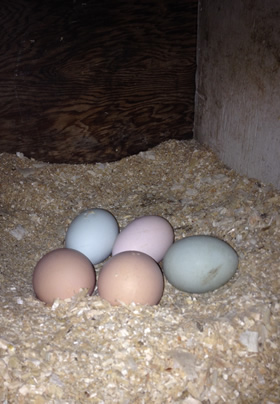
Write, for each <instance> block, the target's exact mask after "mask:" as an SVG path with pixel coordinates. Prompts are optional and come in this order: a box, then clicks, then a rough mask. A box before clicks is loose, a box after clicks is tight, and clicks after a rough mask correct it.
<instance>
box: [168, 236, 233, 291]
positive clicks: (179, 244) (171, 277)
mask: <svg viewBox="0 0 280 404" xmlns="http://www.w3.org/2000/svg"><path fill="white" fill-rule="evenodd" d="M237 267H238V255H237V253H236V251H235V250H234V249H233V248H232V247H231V246H230V245H229V244H228V243H226V242H225V241H223V240H220V239H219V238H216V237H212V236H207V235H198V236H190V237H186V238H183V239H182V240H179V241H176V242H175V243H174V244H173V245H172V246H171V247H170V248H169V250H168V251H167V253H166V255H165V257H164V259H163V272H164V275H165V276H166V278H167V280H168V281H169V282H170V283H171V284H172V285H173V286H175V287H176V288H177V289H179V290H182V291H184V292H189V293H204V292H209V291H212V290H214V289H217V288H219V287H220V286H222V285H224V284H225V283H226V282H228V280H229V279H230V278H231V277H232V276H233V274H234V273H235V271H236V269H237Z"/></svg>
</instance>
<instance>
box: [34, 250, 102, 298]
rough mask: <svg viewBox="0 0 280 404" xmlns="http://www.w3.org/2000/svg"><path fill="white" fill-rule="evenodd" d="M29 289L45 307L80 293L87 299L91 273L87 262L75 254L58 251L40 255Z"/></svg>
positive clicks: (90, 266)
mask: <svg viewBox="0 0 280 404" xmlns="http://www.w3.org/2000/svg"><path fill="white" fill-rule="evenodd" d="M32 282H33V289H34V292H35V294H36V296H37V297H38V299H40V300H42V301H43V302H45V303H50V304H52V303H53V301H54V300H55V299H57V298H59V299H62V300H63V299H66V298H69V297H72V296H74V295H75V294H76V293H78V292H79V290H80V289H88V294H89V295H91V294H92V292H93V290H94V287H95V283H96V276H95V270H94V267H93V266H92V264H91V262H90V261H89V259H88V258H87V257H86V256H85V255H83V254H82V253H80V252H79V251H76V250H71V249H67V248H58V249H56V250H52V251H50V252H49V253H47V254H46V255H44V256H43V257H42V258H41V259H40V260H39V261H38V263H37V265H36V266H35V269H34V271H33V279H32Z"/></svg>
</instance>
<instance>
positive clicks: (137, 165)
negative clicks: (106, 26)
mask: <svg viewBox="0 0 280 404" xmlns="http://www.w3.org/2000/svg"><path fill="white" fill-rule="evenodd" d="M0 162H1V164H0V178H1V193H0V229H1V246H0V252H1V261H0V281H1V295H0V299H1V306H0V318H1V323H0V401H1V402H2V403H29V404H44V403H54V404H59V403H69V404H72V403H87V402H89V403H98V404H101V403H105V404H107V403H108V404H109V403H110V404H112V403H120V404H142V403H143V404H144V403H155V404H162V403H181V404H183V403H184V404H220V403H231V404H235V403H246V404H250V403H251V404H256V403H266V404H276V403H279V402H280V399H279V397H280V373H279V369H280V349H279V332H280V331H279V330H280V328H279V326H280V314H279V313H280V310H279V309H280V301H279V290H280V287H279V286H280V271H279V269H280V260H279V245H280V226H279V225H280V192H279V191H277V190H275V189H274V188H273V187H272V186H271V185H265V184H262V183H259V182H258V181H256V180H254V179H249V178H246V177H242V176H240V175H237V174H236V172H234V171H232V170H229V169H228V168H227V167H225V166H224V165H223V164H222V163H221V162H220V161H219V160H218V159H217V158H216V157H215V155H214V153H213V152H212V151H210V150H209V149H207V148H205V147H204V146H202V145H200V144H198V143H197V142H196V141H194V140H192V141H175V140H170V141H167V142H165V143H162V144H160V145H159V146H157V147H155V148H153V149H151V150H149V151H147V152H141V153H139V154H138V155H134V156H131V157H128V158H125V159H123V160H121V161H117V162H113V163H97V164H92V165H90V164H87V165H67V164H61V165H58V164H41V163H40V162H38V161H35V160H32V159H27V158H25V157H24V156H23V155H21V153H17V154H15V155H8V154H1V155H0ZM93 207H101V208H105V209H108V210H109V211H110V212H111V213H113V214H114V215H115V217H116V218H117V220H118V222H119V224H120V227H121V228H123V227H124V226H126V225H127V224H128V223H129V222H130V221H132V220H133V219H134V218H136V217H138V216H141V215H148V214H156V215H160V216H163V217H165V218H166V219H167V220H169V222H170V223H171V224H172V226H173V227H174V231H175V236H176V240H178V239H181V238H182V237H187V236H190V235H195V234H210V235H214V236H217V237H220V238H221V239H224V240H225V241H227V242H228V243H229V244H230V245H231V246H232V247H233V248H235V250H236V251H237V253H238V255H239V259H240V263H239V268H238V271H237V273H236V274H235V276H234V277H233V278H232V279H231V280H230V281H229V282H228V283H227V284H226V285H224V286H223V287H221V288H219V289H217V290H216V291H214V292H211V293H205V294H201V295H199V294H196V295H191V294H187V293H184V292H181V291H179V290H176V289H175V288H174V287H172V286H171V285H170V284H169V283H168V282H167V281H166V283H165V291H164V295H163V297H162V300H161V302H160V303H159V305H157V306H151V307H150V306H139V305H134V304H132V305H129V306H125V305H122V306H119V307H112V306H110V304H109V303H107V302H106V301H102V300H101V299H100V297H99V296H98V293H97V292H95V293H94V294H93V295H92V296H87V295H86V294H85V293H84V291H81V293H79V294H77V295H76V296H74V297H73V298H72V299H68V300H65V301H59V300H56V301H55V302H54V303H53V305H52V306H47V305H45V304H44V303H42V302H40V301H39V300H37V299H36V297H35V296H34V293H33V289H32V273H33V269H34V267H35V265H36V263H37V262H38V260H39V259H40V258H41V257H42V256H43V255H44V254H45V253H47V252H49V251H50V250H52V249H55V248H58V247H62V246H63V245H64V237H65V233H66V230H67V227H68V225H69V224H70V222H71V221H72V220H73V218H74V217H75V216H76V215H77V214H79V213H80V212H81V211H82V210H85V209H88V208H93ZM100 267H101V264H100V265H97V266H96V270H97V272H98V271H99V270H100Z"/></svg>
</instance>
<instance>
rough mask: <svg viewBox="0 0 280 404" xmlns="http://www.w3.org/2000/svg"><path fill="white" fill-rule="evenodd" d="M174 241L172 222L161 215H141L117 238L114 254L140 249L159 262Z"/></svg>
mask: <svg viewBox="0 0 280 404" xmlns="http://www.w3.org/2000/svg"><path fill="white" fill-rule="evenodd" d="M173 241H174V231H173V228H172V226H171V224H170V223H169V222H168V221H167V220H166V219H164V218H163V217H161V216H156V215H148V216H141V217H139V218H137V219H135V220H133V221H132V222H131V223H129V224H128V225H127V226H126V227H125V228H124V229H123V230H122V231H121V233H120V234H119V235H118V237H117V238H116V241H115V244H114V246H113V250H112V255H113V256H114V255H116V254H118V253H120V252H123V251H140V252H143V253H145V254H148V255H150V256H151V257H152V258H153V259H154V260H155V261H157V262H159V261H161V260H162V258H163V257H164V255H165V253H166V251H167V250H168V248H169V247H170V246H171V244H172V243H173Z"/></svg>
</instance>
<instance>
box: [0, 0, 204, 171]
mask: <svg viewBox="0 0 280 404" xmlns="http://www.w3.org/2000/svg"><path fill="white" fill-rule="evenodd" d="M1 9H2V12H1V14H0V24H1V27H2V28H1V34H0V41H1V42H0V43H1V56H0V86H1V97H0V111H1V112H0V114H1V115H0V116H1V119H0V133H1V136H0V151H1V152H3V151H6V152H10V153H14V152H16V151H20V152H23V153H24V154H25V155H27V156H29V157H34V158H36V159H40V160H45V161H49V162H71V163H86V162H96V161H112V160H116V159H119V158H121V157H124V156H126V155H130V154H133V153H137V152H138V151H140V150H146V149H147V148H149V147H151V146H154V145H156V144H158V143H159V142H161V141H163V140H166V139H168V138H176V139H186V138H189V137H191V136H192V130H193V116H194V92H195V80H194V78H195V68H196V64H195V54H196V19H197V1H183V0H177V1H176V2H174V1H171V0H163V1H161V0H141V2H139V1H130V0H119V1H118V0H117V1H109V0H105V1H104V0H97V1H81V0H73V1H62V0H60V1H59V0H56V1H54V0H51V1H46V2H40V3H38V2H37V1H35V0H16V1H7V0H5V1H2V2H1Z"/></svg>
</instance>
